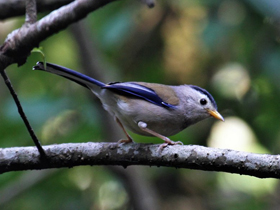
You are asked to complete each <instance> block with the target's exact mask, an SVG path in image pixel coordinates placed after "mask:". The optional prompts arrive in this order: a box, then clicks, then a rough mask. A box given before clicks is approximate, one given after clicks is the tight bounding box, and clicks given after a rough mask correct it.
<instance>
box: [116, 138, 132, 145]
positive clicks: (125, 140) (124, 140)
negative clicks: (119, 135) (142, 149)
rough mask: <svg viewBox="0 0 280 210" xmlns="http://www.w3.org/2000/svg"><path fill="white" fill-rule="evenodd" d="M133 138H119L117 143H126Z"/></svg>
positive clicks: (130, 141)
mask: <svg viewBox="0 0 280 210" xmlns="http://www.w3.org/2000/svg"><path fill="white" fill-rule="evenodd" d="M132 142H133V140H132V139H121V140H119V141H118V143H120V144H121V143H124V144H128V143H132Z"/></svg>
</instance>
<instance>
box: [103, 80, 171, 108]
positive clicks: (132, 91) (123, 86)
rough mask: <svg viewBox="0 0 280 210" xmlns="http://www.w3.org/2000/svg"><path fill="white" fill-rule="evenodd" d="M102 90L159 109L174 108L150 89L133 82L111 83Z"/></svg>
mask: <svg viewBox="0 0 280 210" xmlns="http://www.w3.org/2000/svg"><path fill="white" fill-rule="evenodd" d="M102 88H104V89H109V90H111V91H115V92H117V93H119V94H121V95H123V94H125V95H131V96H135V97H138V98H141V99H144V100H146V101H149V102H151V103H153V104H155V105H158V106H161V107H165V108H175V106H174V105H171V104H168V103H166V102H164V101H163V100H162V99H161V98H160V97H159V96H158V95H157V94H156V92H155V91H153V90H152V89H150V88H147V87H145V86H142V85H139V84H136V83H133V82H124V83H111V84H109V85H107V86H104V87H102Z"/></svg>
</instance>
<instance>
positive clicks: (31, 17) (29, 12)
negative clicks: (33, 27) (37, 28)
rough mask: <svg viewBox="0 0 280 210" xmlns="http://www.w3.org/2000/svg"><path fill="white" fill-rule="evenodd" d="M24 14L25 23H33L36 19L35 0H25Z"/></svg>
mask: <svg viewBox="0 0 280 210" xmlns="http://www.w3.org/2000/svg"><path fill="white" fill-rule="evenodd" d="M25 2H26V3H25V5H26V6H25V7H26V15H25V24H27V25H29V24H33V23H35V22H36V20H37V7H36V0H26V1H25Z"/></svg>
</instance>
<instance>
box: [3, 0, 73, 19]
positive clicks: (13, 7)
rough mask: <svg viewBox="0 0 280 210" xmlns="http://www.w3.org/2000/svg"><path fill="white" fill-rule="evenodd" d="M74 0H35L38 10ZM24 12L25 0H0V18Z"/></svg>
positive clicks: (55, 6)
mask: <svg viewBox="0 0 280 210" xmlns="http://www.w3.org/2000/svg"><path fill="white" fill-rule="evenodd" d="M72 1H74V0H59V1H58V0H36V2H37V9H38V12H44V11H52V10H55V9H57V8H59V7H61V6H63V5H66V4H68V3H70V2H72ZM24 14H25V1H23V0H9V1H7V0H0V20H4V19H7V18H11V17H16V16H22V15H24Z"/></svg>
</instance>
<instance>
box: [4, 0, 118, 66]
mask: <svg viewBox="0 0 280 210" xmlns="http://www.w3.org/2000/svg"><path fill="white" fill-rule="evenodd" d="M113 1H115V0H77V1H74V2H72V3H70V4H68V5H66V6H64V7H61V8H59V9H58V10H56V11H54V12H52V13H50V14H49V15H47V16H45V17H44V18H42V19H41V20H39V21H38V22H36V23H34V24H32V25H29V26H25V25H23V26H22V27H21V28H20V29H17V30H15V31H13V32H12V33H10V34H9V35H8V37H7V39H6V40H5V43H4V44H3V45H2V46H1V47H0V70H1V69H2V70H3V69H5V68H6V67H7V66H9V65H10V64H12V63H17V64H18V65H22V64H24V63H25V61H26V59H27V57H28V55H29V54H30V52H31V50H32V49H33V48H34V47H37V46H38V45H39V43H40V42H41V41H43V40H45V39H46V38H47V37H50V36H51V35H53V34H55V33H57V32H58V31H61V30H62V29H65V28H66V27H68V26H69V25H70V24H72V23H74V22H76V21H78V20H81V19H82V18H84V17H86V16H87V15H88V14H89V13H90V12H92V11H94V10H97V9H98V8H100V7H102V6H104V5H106V4H108V3H110V2H113Z"/></svg>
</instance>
